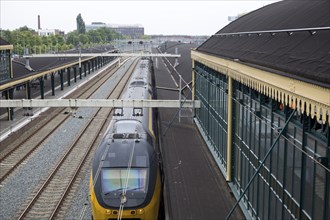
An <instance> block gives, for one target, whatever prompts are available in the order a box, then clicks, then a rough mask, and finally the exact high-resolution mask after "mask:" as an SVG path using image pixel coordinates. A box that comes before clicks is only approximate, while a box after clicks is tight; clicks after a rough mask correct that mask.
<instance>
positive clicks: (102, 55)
mask: <svg viewBox="0 0 330 220" xmlns="http://www.w3.org/2000/svg"><path fill="white" fill-rule="evenodd" d="M23 57H24V58H31V57H181V55H180V54H167V53H82V54H79V53H54V54H30V55H24V56H23Z"/></svg>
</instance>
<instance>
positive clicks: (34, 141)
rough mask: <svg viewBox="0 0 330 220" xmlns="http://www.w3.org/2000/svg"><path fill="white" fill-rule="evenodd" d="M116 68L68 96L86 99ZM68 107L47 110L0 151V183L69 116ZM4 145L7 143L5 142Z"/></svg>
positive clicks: (113, 67) (110, 69)
mask: <svg viewBox="0 0 330 220" xmlns="http://www.w3.org/2000/svg"><path fill="white" fill-rule="evenodd" d="M117 69H118V67H117V65H116V64H114V65H112V66H110V67H109V68H108V69H107V70H106V71H105V73H104V74H102V76H100V77H95V78H94V79H93V82H92V83H89V84H88V85H86V86H85V87H84V88H82V89H80V90H79V91H76V92H75V93H73V94H71V95H70V96H69V97H68V98H81V99H87V98H89V97H90V96H92V95H93V94H94V93H95V91H96V90H97V88H99V87H100V86H102V85H103V84H104V83H105V82H106V81H107V80H108V79H109V78H110V77H111V76H112V75H113V74H114V73H115V71H116V70H117ZM69 111H70V109H68V108H56V109H50V110H48V111H47V112H46V113H45V115H47V116H46V117H45V118H43V119H42V120H41V121H40V123H38V124H37V125H35V126H33V127H32V128H31V129H29V130H28V131H26V132H22V133H23V135H22V136H20V137H19V138H17V139H16V140H15V141H14V142H13V143H11V144H9V145H8V146H7V147H6V149H4V150H2V151H1V153H0V184H1V183H3V181H4V180H5V179H6V178H7V177H8V176H9V175H10V174H11V173H12V172H13V171H14V170H15V169H16V168H17V167H18V166H19V165H21V164H22V163H23V162H24V161H25V160H26V159H27V158H28V157H29V156H31V154H32V153H33V152H35V150H36V149H38V148H39V147H40V146H41V145H42V143H44V142H45V140H47V138H48V137H49V136H50V135H51V134H52V133H53V132H54V131H56V130H57V129H58V128H59V127H60V126H61V125H62V124H63V123H65V121H66V120H67V119H68V118H69V117H70V114H65V113H67V112H69ZM4 145H7V144H6V143H5V144H4Z"/></svg>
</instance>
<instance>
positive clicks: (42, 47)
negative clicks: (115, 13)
mask: <svg viewBox="0 0 330 220" xmlns="http://www.w3.org/2000/svg"><path fill="white" fill-rule="evenodd" d="M77 18H78V17H77ZM0 34H1V35H0V36H1V38H3V39H4V40H6V41H8V42H9V44H12V45H13V46H14V49H13V53H15V54H18V55H23V54H24V53H25V52H24V51H25V49H26V48H28V51H29V53H37V54H39V53H50V52H58V51H65V50H69V49H72V48H74V47H78V46H80V47H81V48H88V47H93V46H95V45H96V44H105V43H111V42H112V41H113V40H116V39H124V36H122V35H120V34H118V33H117V32H115V31H113V30H111V29H110V28H100V29H97V30H90V31H88V32H86V33H79V32H78V30H75V31H72V32H69V33H67V34H66V36H65V37H63V36H61V35H51V36H42V37H41V36H39V35H38V33H37V32H36V31H35V30H33V29H31V28H28V27H26V26H24V27H20V28H18V29H16V30H13V31H10V30H0Z"/></svg>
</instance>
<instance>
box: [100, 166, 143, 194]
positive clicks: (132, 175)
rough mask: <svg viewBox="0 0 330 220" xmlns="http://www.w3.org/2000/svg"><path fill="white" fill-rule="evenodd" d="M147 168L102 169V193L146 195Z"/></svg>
mask: <svg viewBox="0 0 330 220" xmlns="http://www.w3.org/2000/svg"><path fill="white" fill-rule="evenodd" d="M147 170H148V168H131V169H130V170H128V169H127V168H107V169H102V171H101V177H102V191H103V193H104V194H109V193H115V192H117V191H123V190H125V189H126V190H127V191H134V192H141V193H146V189H147Z"/></svg>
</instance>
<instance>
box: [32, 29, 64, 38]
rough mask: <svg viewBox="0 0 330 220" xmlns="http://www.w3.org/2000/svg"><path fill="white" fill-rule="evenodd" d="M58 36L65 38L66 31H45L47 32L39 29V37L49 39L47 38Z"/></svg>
mask: <svg viewBox="0 0 330 220" xmlns="http://www.w3.org/2000/svg"><path fill="white" fill-rule="evenodd" d="M56 34H58V35H61V36H64V31H60V30H58V29H45V30H43V29H39V30H38V35H39V36H40V37H42V36H46V37H47V36H51V35H56Z"/></svg>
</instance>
